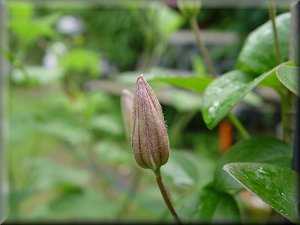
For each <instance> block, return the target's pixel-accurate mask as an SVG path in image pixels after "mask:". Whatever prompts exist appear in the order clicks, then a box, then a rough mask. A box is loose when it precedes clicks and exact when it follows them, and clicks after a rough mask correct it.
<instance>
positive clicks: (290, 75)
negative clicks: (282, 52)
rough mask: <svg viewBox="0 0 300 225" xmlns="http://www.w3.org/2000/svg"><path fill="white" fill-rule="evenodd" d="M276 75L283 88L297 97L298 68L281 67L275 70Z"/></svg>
mask: <svg viewBox="0 0 300 225" xmlns="http://www.w3.org/2000/svg"><path fill="white" fill-rule="evenodd" d="M276 74H277V77H278V79H279V80H280V81H281V83H283V85H284V86H285V87H287V88H288V89H289V90H290V91H291V92H293V93H294V94H295V95H297V96H299V67H296V66H288V65H281V66H279V67H278V68H277V70H276Z"/></svg>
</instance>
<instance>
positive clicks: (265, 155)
mask: <svg viewBox="0 0 300 225" xmlns="http://www.w3.org/2000/svg"><path fill="white" fill-rule="evenodd" d="M291 155H292V151H291V148H290V147H289V146H288V145H287V144H286V143H285V142H283V141H281V140H279V139H277V138H273V137H253V138H250V139H248V140H244V141H241V142H238V143H237V144H235V145H233V146H232V147H231V148H230V149H229V151H228V152H227V153H225V154H224V155H223V157H222V158H221V160H220V161H219V163H218V165H217V168H216V171H215V176H214V184H215V188H216V189H217V190H219V191H239V190H241V185H240V184H239V183H237V182H236V181H235V180H233V179H232V178H231V177H230V176H229V175H228V174H227V173H225V172H224V171H223V170H222V167H223V166H224V165H225V164H227V163H231V162H265V163H272V164H276V165H280V166H284V167H290V166H291V157H292V156H291Z"/></svg>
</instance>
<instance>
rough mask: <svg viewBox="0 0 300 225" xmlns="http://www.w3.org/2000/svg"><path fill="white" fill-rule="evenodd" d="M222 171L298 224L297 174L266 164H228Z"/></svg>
mask: <svg viewBox="0 0 300 225" xmlns="http://www.w3.org/2000/svg"><path fill="white" fill-rule="evenodd" d="M224 170H225V171H226V172H227V173H228V174H230V175H231V176H232V177H234V178H235V179H236V180H237V181H239V182H240V183H241V184H242V185H243V186H245V187H246V188H247V189H248V190H249V191H251V192H252V193H254V194H256V195H257V196H258V197H260V198H261V199H262V200H263V201H265V202H266V203H268V204H269V205H270V206H271V207H272V208H274V209H275V210H276V211H277V212H278V213H280V214H281V215H283V216H284V217H286V218H288V219H289V220H291V221H293V222H296V221H298V222H299V218H298V219H297V213H296V208H297V207H296V205H297V204H298V203H299V201H297V193H298V191H297V189H296V180H297V174H296V173H295V172H294V171H292V170H291V169H288V168H285V167H281V166H277V165H272V164H267V163H230V164H227V165H225V166H224Z"/></svg>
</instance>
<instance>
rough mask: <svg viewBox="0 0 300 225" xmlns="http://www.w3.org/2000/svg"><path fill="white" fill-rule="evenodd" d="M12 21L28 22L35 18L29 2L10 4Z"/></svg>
mask: <svg viewBox="0 0 300 225" xmlns="http://www.w3.org/2000/svg"><path fill="white" fill-rule="evenodd" d="M8 9H9V15H10V17H11V20H28V19H30V18H32V17H33V14H34V8H33V5H32V4H31V3H29V2H18V3H14V2H8Z"/></svg>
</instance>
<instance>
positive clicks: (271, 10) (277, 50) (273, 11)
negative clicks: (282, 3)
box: [269, 0, 281, 65]
mask: <svg viewBox="0 0 300 225" xmlns="http://www.w3.org/2000/svg"><path fill="white" fill-rule="evenodd" d="M275 15H276V9H275V8H274V2H273V0H269V17H270V20H271V22H272V29H273V36H274V47H275V60H276V63H277V65H279V64H280V63H281V59H280V58H281V57H280V48H279V41H278V33H277V27H276V21H275Z"/></svg>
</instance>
